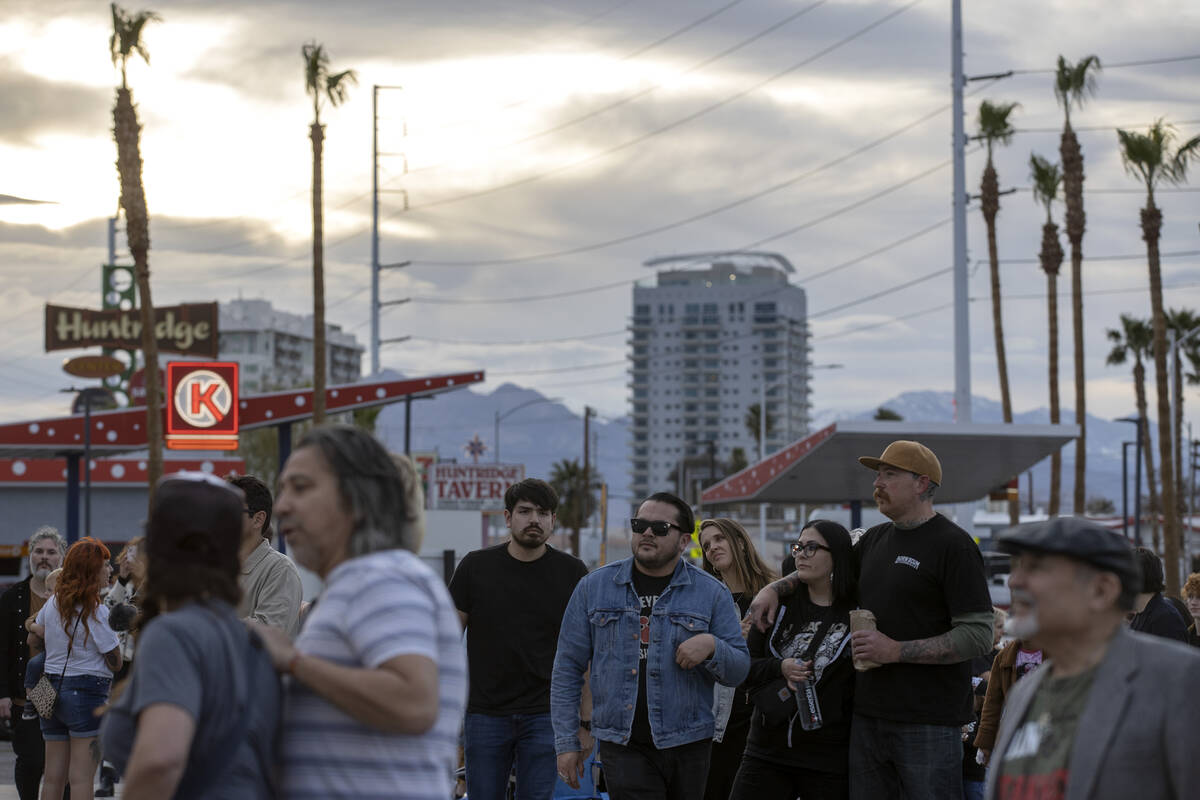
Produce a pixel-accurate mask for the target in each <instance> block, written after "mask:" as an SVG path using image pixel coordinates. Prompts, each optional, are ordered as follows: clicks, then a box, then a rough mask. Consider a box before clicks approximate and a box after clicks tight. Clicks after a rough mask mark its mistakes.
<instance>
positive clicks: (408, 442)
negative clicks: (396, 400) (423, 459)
mask: <svg viewBox="0 0 1200 800" xmlns="http://www.w3.org/2000/svg"><path fill="white" fill-rule="evenodd" d="M411 452H412V395H411V394H410V395H409V396H408V397H406V398H404V455H408V454H409V453H411Z"/></svg>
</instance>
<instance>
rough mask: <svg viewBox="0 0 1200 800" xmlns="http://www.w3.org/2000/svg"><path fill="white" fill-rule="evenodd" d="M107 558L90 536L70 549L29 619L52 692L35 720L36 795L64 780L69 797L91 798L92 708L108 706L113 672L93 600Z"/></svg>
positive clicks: (104, 622) (99, 606) (117, 661)
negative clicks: (40, 750) (38, 749)
mask: <svg viewBox="0 0 1200 800" xmlns="http://www.w3.org/2000/svg"><path fill="white" fill-rule="evenodd" d="M110 557H111V556H110V554H109V552H108V548H107V547H105V546H104V545H103V544H101V543H100V542H99V541H97V540H96V539H93V538H91V537H90V536H89V537H87V538H84V539H80V540H79V541H78V542H76V543H75V544H73V545H71V547H70V549H68V550H67V556H66V558H65V559H63V565H62V573H61V574H60V575H59V577H58V586H57V587H55V590H54V596H53V597H51V598H50V599H49V600H47V601H46V605H44V606H42V610H41V611H39V612H38V615H37V623H38V624H39V625H42V626H44V629H45V642H46V666H45V672H44V674H45V676H46V677H47V678H48V679H49V680H50V684H51V686H53V687H54V688H55V689H56V690H57V692H58V699H57V702H56V703H55V704H54V710H53V713H52V714H51V716H50V717H49V718H44V717H43V719H42V738H44V739H45V740H46V773H45V781H44V782H43V784H42V797H43V798H56V800H57V798H60V797H62V795H63V788H64V787H65V786H66V785H67V784H68V783H70V786H71V797H73V798H75V800H91V798H92V796H93V795H92V791H93V787H92V777H93V776H94V775H95V774H96V767H97V766H98V765H99V763H100V761H99V755H100V750H99V748H98V747H96V746H95V742H96V735H97V734H98V733H99V731H100V718H99V717H98V716H96V709H97V708H99V707H100V706H102V705H104V704H105V703H106V702H108V690H109V686H110V685H111V684H112V676H113V673H114V672H116V671H117V670H119V669H120V668H121V645H120V642H119V641H118V639H117V634H116V633H114V632H113V630H112V628H110V627H109V625H108V608H107V607H106V606H105V605H104V603H103V602H102V601H101V599H100V588H101V587H102V586H107V585H108V579H109V576H110V575H111V574H112V567H111V566H110V564H109V558H110ZM31 638H32V634H31Z"/></svg>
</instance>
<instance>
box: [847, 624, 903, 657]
mask: <svg viewBox="0 0 1200 800" xmlns="http://www.w3.org/2000/svg"><path fill="white" fill-rule="evenodd" d="M850 647H851V648H852V649H853V652H854V658H855V660H857V661H874V662H875V663H877V664H895V663H896V662H898V661H899V660H900V643H899V642H897V641H896V640H895V639H891V638H889V637H887V636H884V635H883V634H882V633H880V632H879V631H855V632H854V633H852V634H850Z"/></svg>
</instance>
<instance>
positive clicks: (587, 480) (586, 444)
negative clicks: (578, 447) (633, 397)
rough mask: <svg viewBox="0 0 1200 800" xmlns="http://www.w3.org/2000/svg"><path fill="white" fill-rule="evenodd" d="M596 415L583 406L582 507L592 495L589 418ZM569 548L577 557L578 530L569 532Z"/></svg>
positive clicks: (592, 409)
mask: <svg viewBox="0 0 1200 800" xmlns="http://www.w3.org/2000/svg"><path fill="white" fill-rule="evenodd" d="M594 416H596V410H595V409H594V408H592V407H591V406H584V407H583V508H581V509H580V510H581V511H583V510H586V509H587V503H588V500H590V499H591V497H592V471H591V469H590V465H591V462H590V461H589V460H588V459H589V457H590V455H591V450H590V445H591V424H590V423H591V420H592V417H594ZM571 539H572V541H571V548H572V549H573V550H574V551H575V552H574V556H575V557H576V558H579V531H578V530H576V531H573V532H572V534H571Z"/></svg>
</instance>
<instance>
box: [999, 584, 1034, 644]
mask: <svg viewBox="0 0 1200 800" xmlns="http://www.w3.org/2000/svg"><path fill="white" fill-rule="evenodd" d="M1012 599H1013V602H1014V603H1017V602H1020V603H1021V605H1024V606H1026V607H1027V608H1028V610H1027V611H1026V612H1024V613H1022V614H1016V613H1014V612H1013V611H1011V610H1010V611H1009V614H1008V619H1007V620H1005V621H1004V633H1005V634H1007V635H1009V636H1011V637H1013V638H1014V639H1020V640H1021V641H1023V642H1028V641H1029V640H1030V639H1032V638H1033V637H1035V636H1037V635H1038V632H1039V631H1040V630H1041V625H1040V624H1039V623H1038V615H1037V606H1036V605H1034V604H1033V602H1032V601H1031V600H1030V599H1029V598H1027V597H1019V596H1018V595H1017V594H1016V593H1014V596H1013V598H1012Z"/></svg>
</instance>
